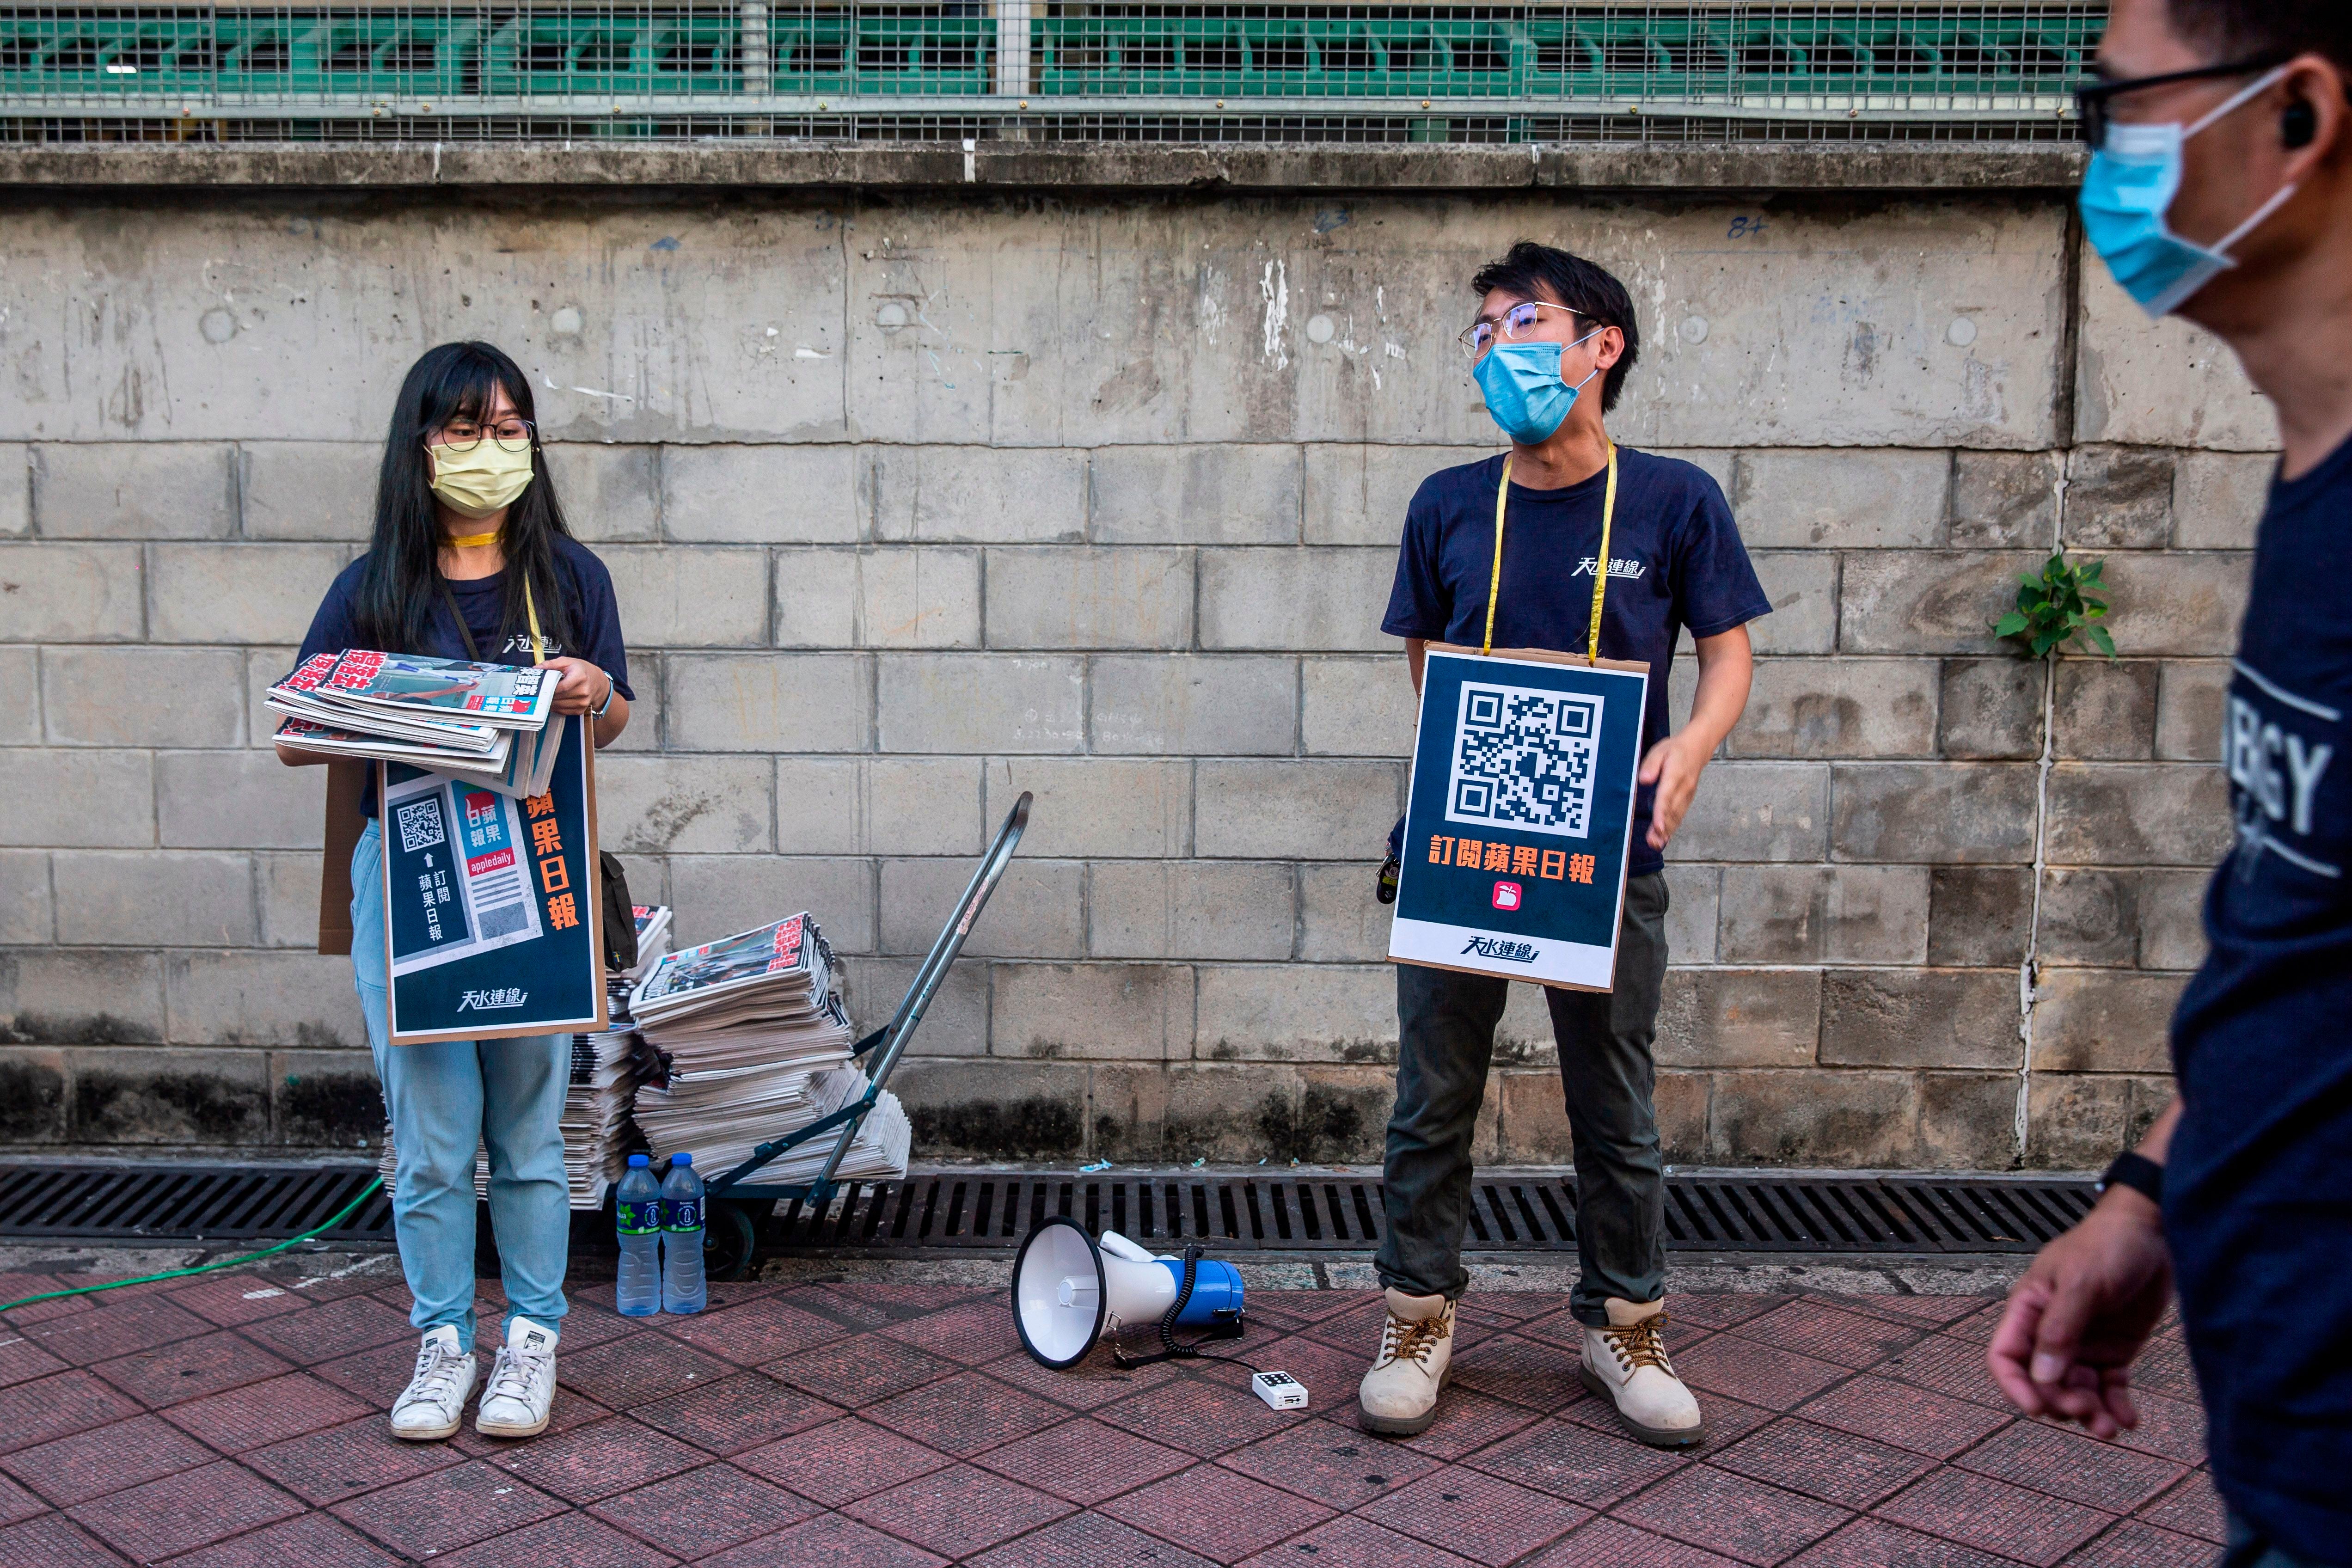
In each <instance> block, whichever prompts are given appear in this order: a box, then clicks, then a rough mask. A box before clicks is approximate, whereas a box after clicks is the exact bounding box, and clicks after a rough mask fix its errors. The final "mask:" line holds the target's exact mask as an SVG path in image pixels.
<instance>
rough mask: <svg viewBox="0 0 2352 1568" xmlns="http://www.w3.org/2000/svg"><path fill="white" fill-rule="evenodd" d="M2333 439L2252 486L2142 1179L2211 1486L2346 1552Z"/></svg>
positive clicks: (2341, 475)
mask: <svg viewBox="0 0 2352 1568" xmlns="http://www.w3.org/2000/svg"><path fill="white" fill-rule="evenodd" d="M2347 576H2352V442H2347V444H2346V445H2345V446H2343V447H2339V448H2337V449H2336V452H2335V453H2334V454H2333V455H2332V456H2330V457H2329V458H2327V460H2326V462H2324V463H2322V464H2320V466H2319V467H2318V468H2315V469H2313V470H2312V471H2311V472H2310V473H2308V474H2305V476H2304V477H2303V478H2301V479H2295V480H2293V481H2292V482H2280V483H2276V484H2273V487H2272V489H2271V496H2270V506H2269V510H2267V511H2265V512H2264V513H2263V521H2262V529H2261V531H2260V533H2259V534H2258V535H2257V536H2256V538H2255V543H2254V574H2253V592H2252V597H2251V598H2250V599H2249V601H2248V603H2247V605H2246V622H2245V630H2244V632H2243V633H2242V636H2241V637H2240V640H2239V653H2238V661H2237V671H2236V675H2235V677H2234V679H2232V680H2231V684H2230V691H2229V702H2228V706H2227V709H2226V718H2225V721H2224V727H2223V732H2222V749H2223V756H2224V759H2225V762H2226V765H2227V766H2228V769H2229V773H2230V800H2231V806H2232V807H2233V809H2234V810H2235V812H2236V816H2237V825H2238V839H2237V844H2236V847H2234V848H2232V849H2231V852H2230V857H2229V858H2228V859H2226V860H2224V861H2222V862H2221V869H2220V870H2218V871H2216V872H2215V873H2214V875H2213V885H2212V887H2211V888H2210V889H2209V890H2208V891H2207V893H2206V896H2205V934H2206V937H2207V939H2208V940H2209V941H2210V943H2211V944H2212V946H2211V952H2210V955H2209V956H2208V957H2207V959H2206V961H2205V966H2204V968H2202V969H2200V970H2199V971H2198V973H2197V977H2196V979H2194V980H2193V981H2191V982H2190V983H2189V989H2188V992H2187V994H2184V995H2183V996H2182V997H2181V1001H2180V1010H2179V1013H2178V1014H2177V1015H2176V1016H2174V1019H2173V1025H2172V1061H2173V1072H2174V1075H2175V1077H2176V1078H2177V1079H2178V1080H2179V1090H2180V1096H2181V1100H2182V1109H2181V1121H2180V1126H2179V1131H2177V1132H2176V1133H2175V1134H2174V1136H2173V1140H2172V1150H2171V1153H2170V1154H2169V1156H2168V1159H2167V1162H2166V1170H2165V1180H2164V1224H2165V1233H2166V1235H2167V1237H2168V1239H2169V1240H2170V1243H2171V1247H2172V1256H2173V1262H2174V1266H2175V1268H2176V1270H2177V1272H2178V1277H2179V1286H2180V1316H2181V1321H2182V1323H2183V1326H2184V1327H2185V1328H2186V1329H2187V1330H2188V1336H2189V1354H2190V1356H2191V1358H2192V1359H2193V1360H2194V1362H2195V1363H2196V1367H2197V1374H2198V1382H2199V1383H2200V1385H2201V1386H2202V1387H2203V1389H2204V1392H2205V1400H2206V1420H2207V1424H2208V1427H2209V1432H2208V1447H2209V1448H2210V1451H2211V1454H2212V1458H2213V1479H2214V1481H2215V1482H2216V1483H2217V1484H2218V1485H2219V1487H2220V1488H2221V1495H2222V1497H2223V1498H2225V1499H2226V1500H2228V1501H2229V1503H2230V1505H2231V1507H2232V1508H2234V1509H2236V1510H2238V1511H2239V1512H2240V1513H2242V1514H2243V1515H2244V1516H2245V1517H2246V1518H2248V1519H2249V1520H2252V1521H2254V1522H2255V1523H2256V1524H2257V1525H2259V1526H2260V1527H2261V1528H2262V1530H2263V1533H2264V1534H2265V1535H2267V1536H2268V1537H2269V1538H2270V1540H2271V1542H2272V1543H2273V1545H2276V1546H2278V1547H2279V1548H2281V1549H2282V1550H2284V1551H2285V1552H2290V1553H2292V1554H2293V1555H2294V1556H2295V1557H2297V1558H2301V1559H2306V1560H2308V1561H2311V1562H2314V1563H2352V1544H2347V1543H2352V1268H2347V1259H2352V890H2347V888H2346V885H2345V879H2346V877H2347V874H2352V776H2347V773H2348V772H2352V729H2348V728H2347V724H2346V715H2347V714H2352V595H2347V594H2346V593H2345V592H2344V588H2343V584H2344V583H2345V582H2346V581H2347Z"/></svg>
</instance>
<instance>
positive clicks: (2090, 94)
mask: <svg viewBox="0 0 2352 1568" xmlns="http://www.w3.org/2000/svg"><path fill="white" fill-rule="evenodd" d="M2293 58H2294V56H2293V55H2280V54H2270V55H2258V56H2256V57H2255V58H2252V59H2250V60H2233V61H2231V63H2230V64H2228V65H2221V66H2199V67H2198V68H2196V69H2195V70H2185V71H2167V72H2165V73H2164V74H2163V75H2162V76H2136V77H2127V78H2126V79H2123V80H2122V81H2095V82H2092V83H2091V84H2090V85H2088V86H2087V87H2078V88H2076V89H2074V112H2075V114H2076V115H2077V116H2078V117H2079V118H2080V119H2081V120H2082V122H2083V140H2084V141H2085V142H2089V143H2090V145H2091V150H2092V151H2093V152H2096V151H2098V150H2099V149H2100V148H2102V147H2104V146H2105V145H2106V144H2107V125H2108V123H2109V121H2108V115H2107V105H2108V103H2109V102H2110V101H2111V100H2114V99H2115V98H2116V97H2117V96H2118V95H2119V94H2122V93H2126V92H2140V91H2144V90H2145V89H2148V88H2151V87H2170V86H2172V85H2173V84H2174V83H2175V82H2183V81H2211V80H2214V79H2217V78H2221V77H2227V76H2252V75H2253V74H2254V73H2255V72H2256V71H2266V70H2268V69H2270V68H2272V67H2273V66H2280V65H2284V64H2285V63H2286V62H2287V61H2289V60H2291V59H2293Z"/></svg>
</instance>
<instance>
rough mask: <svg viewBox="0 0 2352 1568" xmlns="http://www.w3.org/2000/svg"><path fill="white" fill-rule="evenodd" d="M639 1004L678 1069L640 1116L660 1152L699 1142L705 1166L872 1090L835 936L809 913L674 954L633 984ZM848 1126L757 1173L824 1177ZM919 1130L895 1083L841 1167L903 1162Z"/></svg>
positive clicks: (642, 1103) (733, 1159)
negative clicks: (843, 992) (855, 1056)
mask: <svg viewBox="0 0 2352 1568" xmlns="http://www.w3.org/2000/svg"><path fill="white" fill-rule="evenodd" d="M629 1013H630V1016H631V1017H632V1018H633V1019H634V1020H635V1024H636V1027H637V1029H638V1031H639V1032H640V1033H641V1034H643V1035H644V1037H646V1040H647V1041H648V1042H649V1043H651V1044H652V1045H653V1047H655V1048H656V1050H658V1051H659V1052H660V1053H661V1054H662V1056H663V1057H664V1058H667V1061H668V1064H669V1077H668V1079H667V1082H666V1083H663V1084H659V1085H656V1084H646V1085H644V1086H643V1087H641V1088H639V1089H638V1090H637V1094H636V1125H637V1128H638V1130H639V1131H642V1132H643V1133H644V1134H645V1136H646V1141H647V1142H648V1143H650V1144H651V1146H652V1151H653V1153H654V1156H655V1158H656V1160H657V1161H658V1160H659V1159H661V1158H662V1157H664V1156H667V1155H669V1154H675V1153H678V1152H687V1153H691V1154H692V1155H693V1156H694V1163H695V1168H696V1169H697V1170H698V1171H700V1172H702V1173H703V1175H704V1178H705V1179H706V1180H709V1179H711V1178H713V1177H717V1176H720V1175H724V1174H725V1173H727V1172H729V1171H730V1170H732V1169H733V1168H734V1167H735V1166H736V1165H738V1164H740V1163H742V1162H743V1161H744V1160H745V1159H747V1158H749V1157H750V1156H751V1152H753V1151H754V1150H755V1149H757V1148H758V1147H759V1145H760V1144H761V1143H764V1142H772V1141H773V1140H775V1139H778V1138H781V1137H782V1136H783V1135H784V1134H786V1133H788V1132H793V1131H798V1130H799V1129H801V1128H803V1127H806V1126H807V1125H808V1124H809V1123H811V1122H813V1121H816V1120H817V1119H819V1118H820V1117H824V1116H828V1115H831V1114H832V1113H833V1112H834V1111H835V1110H840V1109H841V1108H842V1107H843V1106H845V1105H847V1104H849V1103H850V1102H852V1101H853V1100H856V1099H858V1098H860V1097H862V1096H863V1095H864V1094H865V1093H866V1088H867V1084H866V1075H865V1074H864V1073H862V1072H860V1071H859V1070H858V1069H857V1068H855V1067H853V1066H851V1065H850V1057H849V1047H850V1045H851V1042H852V1031H851V1029H850V1026H849V1015H848V1013H847V1012H846V1011H845V1009H844V1008H843V1006H842V1003H841V996H840V992H839V989H838V986H837V984H836V981H835V966H834V958H833V950H832V948H831V947H830V946H828V945H827V944H826V942H825V940H824V934H823V933H822V932H821V931H818V930H817V925H816V921H814V919H812V918H811V917H810V916H808V915H806V914H798V915H794V916H793V917H792V918H791V919H790V920H783V921H777V922H776V923H775V924H773V925H767V926H761V927H760V928H759V929H758V930H756V931H744V932H742V933H740V935H736V936H730V937H727V938H724V939H723V940H721V941H719V942H706V943H704V944H703V945H702V946H700V947H692V948H688V949H686V950H685V951H683V952H673V953H670V954H668V955H667V957H665V958H662V959H661V960H659V961H658V962H656V963H655V964H654V965H653V966H652V967H651V968H650V969H648V970H647V971H646V977H645V979H644V981H643V982H642V983H640V984H638V986H637V988H636V989H635V992H633V993H632V994H630V997H629ZM838 1136H839V1135H838V1134H837V1133H835V1132H833V1131H826V1132H824V1133H821V1134H819V1135H818V1136H816V1137H814V1138H812V1139H810V1140H809V1141H808V1142H805V1143H803V1144H801V1145H800V1146H799V1147H797V1148H795V1149H793V1150H792V1151H791V1152H788V1153H786V1154H783V1155H782V1156H780V1157H779V1158H777V1159H776V1160H773V1161H772V1162H771V1163H768V1164H766V1165H764V1166H761V1168H760V1170H759V1172H758V1173H756V1174H755V1175H753V1176H751V1177H750V1178H749V1179H750V1180H751V1181H755V1182H759V1183H761V1184H771V1183H776V1184H784V1183H796V1182H807V1181H811V1180H813V1179H814V1177H815V1176H816V1174H817V1173H818V1171H819V1170H820V1169H821V1168H822V1167H823V1166H824V1160H825V1157H826V1155H828V1154H829V1153H831V1152H832V1151H833V1146H834V1143H835V1142H836V1141H837V1139H838ZM912 1141H913V1134H912V1131H911V1129H910V1128H909V1127H908V1121H907V1112H906V1110H905V1109H904V1108H903V1107H901V1106H900V1105H899V1103H898V1096H896V1095H894V1094H889V1093H884V1094H882V1095H881V1096H879V1097H878V1098H877V1101H876V1103H875V1106H874V1109H873V1110H870V1111H868V1112H867V1113H866V1118H865V1120H864V1121H861V1122H860V1123H859V1124H858V1129H857V1133H856V1137H855V1138H854V1139H852V1140H851V1142H850V1145H849V1148H848V1151H847V1152H846V1153H845V1155H844V1157H843V1159H842V1163H841V1166H840V1168H839V1170H838V1171H837V1172H836V1174H837V1175H839V1176H842V1177H845V1178H850V1177H854V1178H857V1179H861V1180H863V1179H878V1178H884V1177H898V1176H903V1175H905V1174H906V1173H907V1155H908V1147H909V1145H910V1143H911V1142H912Z"/></svg>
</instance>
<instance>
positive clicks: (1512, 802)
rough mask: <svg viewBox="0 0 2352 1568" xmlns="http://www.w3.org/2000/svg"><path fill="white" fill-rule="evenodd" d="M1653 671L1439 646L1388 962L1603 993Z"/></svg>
mask: <svg viewBox="0 0 2352 1568" xmlns="http://www.w3.org/2000/svg"><path fill="white" fill-rule="evenodd" d="M1649 679H1650V678H1649V671H1648V668H1647V667H1646V666H1643V665H1639V664H1625V663H1621V662H1618V661H1615V660H1608V659H1604V660H1602V661H1601V663H1600V664H1598V665H1594V664H1589V663H1587V662H1586V661H1585V660H1584V659H1581V658H1570V656H1567V655H1561V654H1553V653H1546V652H1542V651H1533V650H1526V649H1511V650H1507V651H1504V652H1497V653H1496V654H1493V655H1490V656H1481V655H1480V654H1478V653H1476V652H1475V651H1474V650H1469V649H1463V648H1449V647H1438V646H1433V647H1431V648H1430V649H1429V655H1428V662H1427V665H1426V668H1424V670H1423V676H1422V687H1421V724H1420V729H1419V731H1418V732H1417V733H1416V735H1415V737H1414V741H1413V756H1412V796H1411V801H1410V804H1409V805H1407V806H1406V808H1405V824H1404V851H1403V854H1402V866H1401V868H1400V871H1399V876H1398V880H1397V900H1396V920H1395V923H1394V924H1393V925H1392V926H1391V928H1390V931H1389V958H1390V959H1391V962H1394V963H1420V964H1427V965H1430V966H1432V967H1433V968H1438V969H1459V970H1464V971H1466V972H1467V973H1473V974H1491V975H1496V976H1500V977H1503V978H1507V979H1511V980H1531V981H1534V982H1535V983H1537V984H1541V985H1556V986H1564V987H1567V988H1569V989H1571V990H1577V991H1607V990H1609V989H1611V988H1612V984H1613V983H1614V981H1615V977H1616V971H1617V927H1618V921H1619V919H1620V917H1621V916H1622V912H1623V904H1624V898H1625V869H1626V863H1627V858H1628V855H1629V851H1630V850H1631V847H1632V837H1633V792H1634V774H1635V773H1637V772H1638V771H1639V769H1640V767H1641V763H1642V710H1643V701H1644V700H1645V699H1646V698H1647V696H1648V693H1649Z"/></svg>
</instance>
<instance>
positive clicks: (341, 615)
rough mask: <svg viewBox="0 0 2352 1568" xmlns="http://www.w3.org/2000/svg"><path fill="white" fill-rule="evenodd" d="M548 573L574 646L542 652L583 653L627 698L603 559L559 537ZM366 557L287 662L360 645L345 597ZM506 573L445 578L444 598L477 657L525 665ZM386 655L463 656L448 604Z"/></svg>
mask: <svg viewBox="0 0 2352 1568" xmlns="http://www.w3.org/2000/svg"><path fill="white" fill-rule="evenodd" d="M555 566H556V575H557V576H558V577H559V578H560V579H561V580H562V584H563V588H564V593H565V598H564V605H563V607H564V612H565V614H566V615H567V616H568V617H569V623H568V624H569V626H570V627H571V630H572V637H573V638H574V639H575V640H576V641H577V643H578V645H579V646H578V647H565V646H563V644H562V642H560V641H559V640H557V639H556V638H555V637H547V638H545V639H544V641H545V644H546V647H547V657H548V658H565V657H567V656H568V657H571V658H584V659H586V660H588V661H589V662H590V663H591V664H593V665H594V666H596V668H599V669H602V670H603V671H604V673H605V674H607V675H609V676H611V677H612V678H613V687H614V690H616V691H618V692H619V693H620V694H621V695H622V697H623V698H625V700H628V701H631V702H635V700H637V694H636V693H635V691H633V690H631V689H629V656H628V651H627V650H626V649H625V648H624V647H622V645H621V613H620V610H619V608H618V607H617V606H616V605H614V602H613V574H611V573H610V572H607V571H606V570H604V563H603V562H602V561H599V560H597V559H596V557H595V555H594V554H593V552H591V551H590V550H589V549H588V547H587V546H586V545H584V544H582V543H581V542H578V541H577V540H572V539H563V538H559V539H557V540H556V542H555ZM366 567H367V557H366V556H364V555H362V556H361V557H360V558H359V559H358V560H357V561H354V562H352V563H351V564H350V565H349V566H346V567H344V568H343V569H342V571H341V572H340V573H338V574H336V575H335V580H334V581H333V582H332V583H331V584H328V585H327V596H326V597H325V598H324V599H322V600H320V602H319V613H318V614H317V615H315V616H311V617H310V633H309V635H308V636H306V637H303V639H302V651H301V652H299V653H298V654H296V655H295V656H294V668H297V669H299V668H301V666H302V661H303V660H304V659H306V658H310V656H311V655H313V654H320V653H341V651H342V650H343V649H345V648H349V647H367V646H369V645H368V643H367V642H366V640H365V639H364V638H363V637H362V636H361V633H360V629H359V625H358V622H357V619H356V617H355V616H353V614H352V602H353V600H354V599H355V598H356V597H357V595H358V594H359V589H360V575H361V574H362V572H363V571H365V570H366ZM507 577H508V574H507V573H505V572H495V573H492V574H490V575H489V576H488V577H477V578H474V579H472V580H471V581H468V582H463V583H457V582H453V583H451V584H449V595H450V597H451V598H453V599H455V600H456V601H457V609H458V613H459V614H461V615H463V616H465V617H466V629H467V631H470V632H472V633H473V634H474V646H475V647H477V648H478V649H480V650H481V657H482V658H483V659H484V660H485V661H486V662H488V663H491V664H525V665H527V664H529V663H530V662H531V657H530V623H529V621H528V620H522V621H520V624H519V625H518V626H516V628H515V630H514V631H513V632H512V633H509V632H508V631H507V630H506V624H507V603H506V594H507ZM547 624H548V617H547V616H545V615H543V614H542V615H541V616H540V626H541V628H542V629H544V628H545V627H546V626H547ZM384 651H385V652H388V653H421V654H426V655H429V656H430V657H432V658H472V657H473V656H472V655H470V654H468V653H467V651H466V639H465V637H463V636H461V635H460V634H459V632H458V630H457V622H456V621H455V620H454V619H452V618H451V617H450V615H449V606H448V605H446V604H436V605H434V606H433V611H432V618H431V619H430V620H429V621H428V622H427V623H426V625H425V645H424V646H423V647H415V648H387V649H385V650H384ZM362 809H363V810H365V811H366V812H367V814H368V815H369V816H374V815H375V770H374V769H373V768H370V769H369V770H368V784H367V793H366V795H365V798H364V804H363V805H362Z"/></svg>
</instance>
